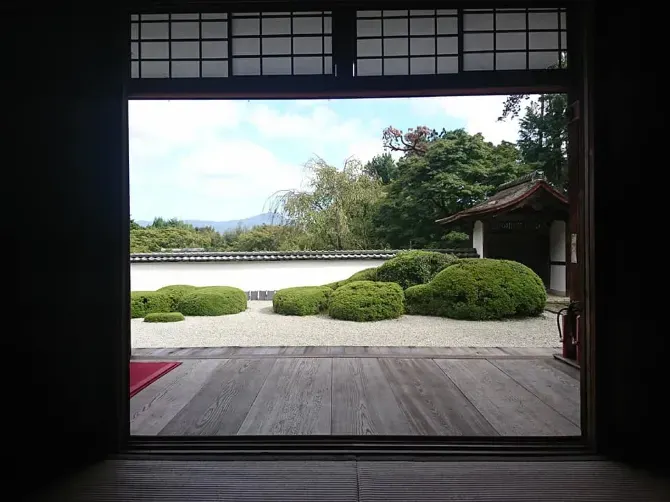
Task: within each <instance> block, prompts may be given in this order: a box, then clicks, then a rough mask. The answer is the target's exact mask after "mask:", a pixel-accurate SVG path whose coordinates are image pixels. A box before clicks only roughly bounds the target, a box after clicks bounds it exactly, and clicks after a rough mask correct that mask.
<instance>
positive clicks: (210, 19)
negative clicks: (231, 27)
mask: <svg viewBox="0 0 670 502" xmlns="http://www.w3.org/2000/svg"><path fill="white" fill-rule="evenodd" d="M130 38H131V42H130V53H131V63H130V65H131V77H132V78H188V77H191V78H198V77H227V76H228V60H229V58H228V52H229V51H228V15H227V14H226V13H221V14H216V13H202V14H200V13H193V14H140V15H138V14H134V15H132V16H131V37H130Z"/></svg>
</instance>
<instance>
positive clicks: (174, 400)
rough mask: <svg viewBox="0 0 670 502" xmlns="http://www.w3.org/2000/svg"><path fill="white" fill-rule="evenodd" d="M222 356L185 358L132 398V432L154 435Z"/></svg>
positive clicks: (200, 383) (188, 398)
mask: <svg viewBox="0 0 670 502" xmlns="http://www.w3.org/2000/svg"><path fill="white" fill-rule="evenodd" d="M219 364H221V360H220V359H208V360H190V361H184V362H183V363H182V364H180V365H179V366H177V367H176V368H175V369H173V370H172V371H170V372H169V373H167V374H166V375H165V376H163V377H161V378H159V379H158V380H157V381H155V382H154V383H152V384H151V385H149V386H148V387H147V388H146V389H144V390H142V391H140V392H139V393H137V394H136V395H135V396H133V398H132V399H131V400H130V434H131V435H142V436H153V435H156V434H158V433H159V432H160V430H161V429H163V427H165V425H167V423H168V422H169V421H170V420H172V418H174V416H175V415H176V414H177V413H179V411H180V410H181V409H182V408H183V407H184V406H186V405H187V404H188V402H189V401H190V400H191V399H192V398H193V396H194V395H195V394H196V393H197V392H198V391H199V390H200V389H201V388H202V386H203V385H205V382H207V380H208V379H209V377H210V375H211V374H212V373H213V372H214V370H215V369H216V368H217V367H218V366H219Z"/></svg>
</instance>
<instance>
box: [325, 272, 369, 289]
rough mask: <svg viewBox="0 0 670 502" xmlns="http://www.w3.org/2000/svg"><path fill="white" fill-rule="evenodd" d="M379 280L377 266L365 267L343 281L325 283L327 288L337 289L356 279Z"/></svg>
mask: <svg viewBox="0 0 670 502" xmlns="http://www.w3.org/2000/svg"><path fill="white" fill-rule="evenodd" d="M376 280H377V267H370V268H364V269H363V270H359V271H358V272H356V273H355V274H354V275H352V276H351V277H349V278H348V279H344V280H343V281H337V282H331V283H330V284H324V286H325V287H326V288H330V289H337V288H339V287H340V286H344V285H345V284H349V283H350V282H354V281H376Z"/></svg>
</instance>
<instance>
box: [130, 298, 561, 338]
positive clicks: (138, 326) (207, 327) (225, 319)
mask: <svg viewBox="0 0 670 502" xmlns="http://www.w3.org/2000/svg"><path fill="white" fill-rule="evenodd" d="M131 345H132V347H133V348H156V347H164V348H171V347H259V346H333V345H336V346H337V345H340V346H359V345H363V346H365V345H367V346H416V347H426V346H433V347H557V346H559V345H560V342H559V340H558V331H557V328H556V318H555V315H552V314H548V313H546V312H545V313H544V314H542V315H541V316H540V317H535V318H532V319H523V320H508V321H456V320H454V319H444V318H437V317H424V316H403V317H401V318H400V319H393V320H387V321H378V322H362V323H358V322H351V321H338V320H335V319H331V318H330V317H327V316H325V315H323V316H322V315H320V316H309V317H294V316H283V315H279V314H275V313H274V312H272V302H267V301H265V302H262V301H250V302H249V305H248V308H247V310H246V311H245V312H242V313H240V314H235V315H228V316H220V317H187V318H186V320H185V321H181V322H173V323H147V322H144V321H143V320H142V319H133V320H132V322H131Z"/></svg>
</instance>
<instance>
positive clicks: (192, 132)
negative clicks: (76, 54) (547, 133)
mask: <svg viewBox="0 0 670 502" xmlns="http://www.w3.org/2000/svg"><path fill="white" fill-rule="evenodd" d="M504 99H505V98H504V97H503V96H467V97H443V98H412V99H359V100H301V101H298V100H290V101H131V102H130V105H129V131H130V212H131V215H132V217H133V218H134V219H136V220H152V219H153V218H154V217H155V216H163V217H165V218H172V217H177V218H180V219H200V220H214V221H223V220H234V219H242V218H246V217H249V216H253V215H256V214H259V213H261V212H263V211H264V209H266V203H267V200H268V197H270V196H271V194H272V193H274V192H276V191H278V190H283V189H291V188H300V187H301V183H302V181H303V180H304V168H303V166H304V164H305V162H306V161H307V160H309V158H310V157H312V156H313V155H319V156H321V157H322V158H324V159H325V160H326V161H328V162H329V163H330V164H333V165H336V166H342V164H343V163H344V161H345V159H347V158H348V157H351V156H354V157H357V158H359V159H360V160H361V161H362V162H365V161H367V160H369V159H370V158H372V157H373V156H374V155H375V154H378V153H382V152H383V149H382V144H381V133H382V130H383V129H384V128H385V127H387V126H389V125H392V126H394V127H397V128H399V129H403V130H404V129H407V128H408V127H415V126H417V125H427V126H429V127H432V128H435V129H442V128H446V129H454V128H460V127H462V128H465V129H466V130H468V131H469V132H471V133H476V132H481V133H482V134H483V135H484V137H485V138H486V139H487V140H489V141H492V142H494V143H499V142H500V141H502V140H507V141H516V138H517V132H518V124H517V123H516V122H506V123H500V122H497V121H496V119H497V117H498V116H499V115H500V111H501V109H502V103H503V101H504Z"/></svg>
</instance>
